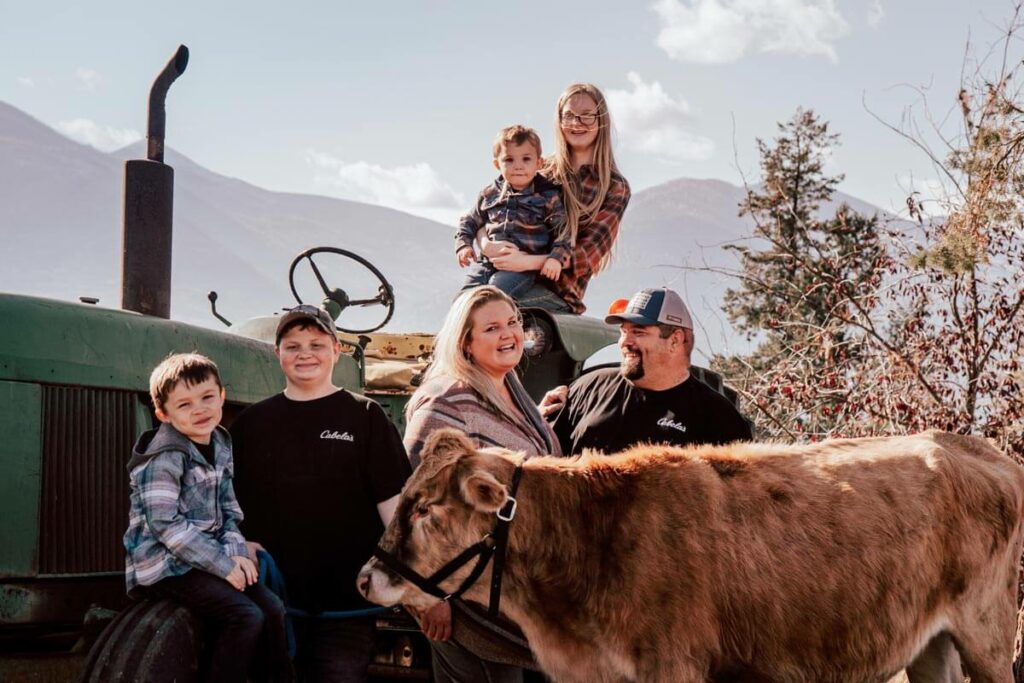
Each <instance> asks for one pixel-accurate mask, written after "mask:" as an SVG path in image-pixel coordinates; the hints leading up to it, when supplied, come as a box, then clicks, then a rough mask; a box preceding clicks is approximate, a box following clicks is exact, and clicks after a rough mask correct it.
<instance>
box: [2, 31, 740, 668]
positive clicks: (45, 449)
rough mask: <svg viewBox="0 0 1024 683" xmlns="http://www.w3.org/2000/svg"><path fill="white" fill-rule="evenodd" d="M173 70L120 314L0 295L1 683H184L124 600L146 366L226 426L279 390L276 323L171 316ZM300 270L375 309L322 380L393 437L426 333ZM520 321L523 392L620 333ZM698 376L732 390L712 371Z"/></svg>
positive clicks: (179, 653)
mask: <svg viewBox="0 0 1024 683" xmlns="http://www.w3.org/2000/svg"><path fill="white" fill-rule="evenodd" d="M187 62H188V51H187V49H186V48H185V47H184V46H182V47H181V48H179V50H178V52H177V53H176V54H175V56H174V57H173V58H172V59H171V61H170V62H169V63H168V64H167V66H166V67H165V69H164V70H163V71H162V72H161V74H160V75H159V76H158V77H157V79H156V81H155V82H154V84H153V88H152V90H151V93H150V111H149V126H148V158H147V159H145V160H132V161H128V162H127V163H126V171H125V195H124V196H125V200H124V232H123V245H124V254H123V271H122V283H123V285H122V308H121V309H109V308H102V307H99V306H97V305H95V301H89V300H83V301H80V302H67V301H56V300H50V299H42V298H36V297H30V296H21V295H17V294H8V293H0V319H2V320H3V321H4V323H3V325H2V326H0V471H2V472H3V476H2V477H0V520H2V523H0V680H3V681H8V682H10V683H15V682H18V681H40V682H41V681H53V682H57V681H61V682H64V681H72V680H76V679H77V680H83V681H96V682H99V681H161V680H168V681H170V680H177V681H179V682H183V681H190V680H196V677H197V672H198V670H199V667H200V666H201V663H200V658H199V655H198V652H199V648H198V643H200V642H201V635H200V633H199V629H198V627H197V624H196V622H195V620H193V619H192V618H191V616H190V615H189V614H188V613H187V612H186V611H185V610H184V609H182V608H180V607H177V606H176V605H174V604H172V603H169V602H166V601H163V602H140V603H134V604H129V602H128V601H127V599H126V598H125V594H124V592H125V591H124V550H123V547H122V544H121V538H122V534H123V533H124V530H125V526H126V524H127V516H128V483H127V474H126V471H125V465H126V463H127V460H128V457H129V455H130V452H131V447H132V444H133V443H134V441H135V439H136V438H137V437H138V435H139V434H140V433H141V432H143V431H145V430H147V429H150V428H152V427H153V426H154V425H155V417H154V414H153V406H152V405H151V402H150V399H149V395H148V377H149V373H150V371H151V370H152V368H153V367H154V366H155V365H156V364H157V363H158V362H159V361H160V360H161V359H163V358H164V357H165V356H167V355H168V354H169V353H172V352H181V351H192V350H200V351H201V352H202V353H204V354H206V355H208V356H210V357H211V358H213V359H215V361H216V362H217V363H218V365H219V367H220V369H221V373H222V378H223V381H224V383H225V386H226V389H227V394H228V399H229V403H228V405H227V406H225V413H224V421H225V423H226V424H230V422H231V420H232V419H233V418H234V416H236V415H237V414H238V412H239V411H240V410H241V409H242V408H244V407H245V406H247V405H249V404H251V403H254V402H256V401H259V400H261V399H263V398H266V397H268V396H270V395H272V394H275V393H277V392H279V391H280V390H281V388H282V387H283V386H284V378H283V375H282V374H281V371H280V368H279V366H278V363H277V359H276V358H275V356H274V353H273V348H272V344H273V336H274V330H275V328H276V323H277V318H276V316H275V315H267V316H265V317H260V318H254V319H252V320H249V321H247V322H245V323H244V324H240V325H237V326H231V327H230V328H228V329H226V330H222V331H215V330H212V329H208V328H205V327H199V326H196V325H190V324H185V323H181V322H175V321H172V320H169V319H168V318H169V311H170V265H171V225H172V220H171V218H172V211H171V209H172V204H173V176H174V173H173V169H172V168H171V167H169V166H167V165H166V164H164V163H163V137H164V98H165V96H166V92H167V90H168V88H169V87H170V85H171V83H172V82H173V81H174V79H175V78H177V77H178V76H179V75H180V74H181V73H183V72H184V70H185V67H186V65H187ZM338 256H340V257H348V258H351V259H353V260H355V261H356V262H358V263H359V264H361V265H362V266H363V267H365V268H367V269H369V270H370V272H371V273H373V274H374V275H375V276H376V277H377V278H378V280H379V287H378V289H377V291H376V292H375V293H372V294H371V295H370V296H368V297H367V298H363V299H358V298H350V297H349V296H348V294H347V293H346V292H345V291H344V290H342V289H340V288H338V287H334V286H332V285H334V284H335V283H328V282H326V281H325V280H324V278H323V277H322V275H321V270H320V268H319V267H318V266H317V260H318V259H322V258H333V257H338ZM306 265H308V267H309V270H310V271H312V272H311V275H309V277H313V278H315V279H316V281H317V283H318V284H319V286H320V288H321V289H322V291H323V294H324V305H325V306H326V307H327V308H328V309H329V310H331V311H332V313H333V314H335V315H337V314H341V315H342V316H343V314H344V311H345V310H346V309H348V308H350V307H366V306H381V307H382V308H383V309H385V311H384V313H383V320H382V322H380V323H379V324H378V325H376V326H374V327H372V328H369V329H349V330H346V329H344V328H341V329H340V330H339V336H340V338H341V339H342V341H343V342H345V344H346V345H347V353H346V354H345V355H343V357H342V358H341V361H340V362H339V363H338V365H337V367H336V369H335V375H334V381H335V383H337V384H339V385H341V386H344V387H346V388H349V389H351V390H354V391H357V392H359V393H364V394H366V395H369V396H371V397H373V398H374V399H375V400H377V401H378V402H379V403H381V404H382V406H383V407H384V409H385V410H386V411H387V412H388V414H389V415H390V416H391V418H392V419H393V421H394V422H395V424H396V425H397V426H398V428H399V430H402V429H403V428H404V417H403V413H404V408H405V404H406V402H407V401H408V398H409V396H410V395H411V394H412V392H413V391H414V390H415V383H416V379H417V377H418V376H419V373H420V372H421V371H422V369H423V367H424V366H425V361H426V360H427V359H428V358H429V355H430V352H431V350H432V344H433V338H432V336H431V335H424V334H399V333H389V332H380V331H378V330H379V329H380V328H381V327H383V325H384V324H385V323H386V322H387V321H388V320H389V319H390V317H391V313H392V312H393V311H394V307H395V305H396V295H400V293H396V292H394V291H393V288H392V287H391V285H390V284H389V283H388V281H387V279H386V278H385V276H384V274H383V273H382V272H381V271H380V270H378V269H377V268H376V267H375V266H374V265H373V264H371V263H369V262H368V261H366V260H365V259H363V258H362V257H360V256H358V255H356V254H352V253H351V252H347V251H345V250H343V249H337V248H333V247H321V248H316V249H310V250H307V251H304V252H302V253H300V254H299V255H298V256H297V257H296V258H295V260H294V261H293V263H292V266H291V268H290V269H289V272H288V277H289V280H290V282H291V286H292V291H293V293H295V298H296V300H299V296H298V293H297V289H296V286H295V280H296V278H297V277H299V276H300V273H302V272H304V271H305V266H306ZM300 266H303V268H302V270H301V271H300ZM342 284H343V283H342ZM210 299H211V303H212V304H213V315H214V316H216V317H217V318H219V319H220V320H222V321H223V322H225V323H226V322H227V321H226V320H224V318H222V317H221V316H220V315H219V314H218V313H217V312H216V306H215V301H216V296H215V294H213V293H211V296H210ZM275 303H276V304H278V305H281V304H287V303H288V302H275ZM292 305H293V304H292ZM337 319H338V320H341V319H342V318H337ZM439 322H440V321H439ZM524 327H525V333H526V337H527V339H528V340H529V341H528V343H527V347H528V351H527V353H526V354H525V355H524V358H523V361H522V364H521V367H520V371H521V376H522V378H523V382H524V384H525V386H526V387H527V389H528V391H529V392H530V393H531V395H532V396H534V398H535V399H539V398H540V396H542V395H543V393H544V392H545V391H546V390H547V389H550V388H551V387H554V386H557V385H559V384H564V383H567V382H569V381H571V380H572V379H574V378H575V377H577V376H578V375H579V374H580V373H581V372H582V371H583V367H584V361H585V360H587V359H588V358H589V357H590V356H591V355H593V354H594V353H595V352H596V351H597V350H599V349H601V348H603V347H606V346H608V345H609V344H612V343H613V342H614V341H615V339H616V338H617V330H616V329H614V328H612V327H610V326H608V325H605V324H604V323H603V322H601V321H598V320H595V319H592V318H587V317H581V316H575V315H555V314H551V313H548V312H546V311H541V310H532V309H528V310H525V311H524ZM696 374H697V376H698V377H699V378H701V379H703V380H705V381H706V382H707V383H709V384H710V385H712V386H713V387H715V388H717V389H719V390H720V391H726V392H727V395H728V394H729V393H731V392H729V390H728V389H725V388H723V387H722V385H721V381H720V379H719V378H718V377H717V376H715V375H713V373H710V372H706V371H701V370H699V369H698V370H697V371H696ZM732 398H733V399H734V400H735V395H734V394H733V395H732ZM416 633H417V632H416V630H415V627H414V624H412V622H411V620H409V619H408V618H407V617H403V616H402V615H399V614H387V615H384V616H383V617H382V618H381V620H380V621H379V637H378V644H377V649H376V654H375V663H374V664H373V666H372V669H371V673H372V675H373V676H374V677H375V679H376V680H392V679H403V680H408V679H416V678H420V679H426V678H428V677H429V670H428V668H427V667H428V664H427V663H426V662H428V661H429V660H428V658H426V657H425V651H426V643H425V641H424V640H423V639H422V638H421V637H420V636H418V635H416ZM87 653H88V654H87Z"/></svg>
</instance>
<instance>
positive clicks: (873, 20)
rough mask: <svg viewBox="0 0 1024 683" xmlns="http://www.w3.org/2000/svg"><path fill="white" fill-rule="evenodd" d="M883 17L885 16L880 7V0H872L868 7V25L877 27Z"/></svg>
mask: <svg viewBox="0 0 1024 683" xmlns="http://www.w3.org/2000/svg"><path fill="white" fill-rule="evenodd" d="M883 17H885V10H884V9H882V0H872V1H871V6H870V7H868V26H870V27H871V28H878V25H879V24H881V23H882V18H883Z"/></svg>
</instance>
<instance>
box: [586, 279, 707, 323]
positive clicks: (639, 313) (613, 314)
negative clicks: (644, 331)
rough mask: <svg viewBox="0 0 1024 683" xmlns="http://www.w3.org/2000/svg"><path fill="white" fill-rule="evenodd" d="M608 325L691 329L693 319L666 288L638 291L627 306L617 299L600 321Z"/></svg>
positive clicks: (680, 301)
mask: <svg viewBox="0 0 1024 683" xmlns="http://www.w3.org/2000/svg"><path fill="white" fill-rule="evenodd" d="M604 321H605V322H606V323H609V324H611V325H621V324H622V323H633V324H634V325H673V326H675V327H686V328H688V329H691V330H692V329H693V319H692V318H690V311H689V310H687V308H686V304H684V303H683V300H682V298H681V297H680V296H679V295H678V294H676V293H675V292H674V291H672V290H671V289H668V288H667V287H658V288H656V289H642V290H640V291H639V292H637V293H636V294H634V295H633V298H632V299H630V300H629V301H628V302H627V301H626V300H625V299H619V300H618V301H616V302H614V303H613V304H612V305H611V306H610V307H609V309H608V317H606V318H605V319H604Z"/></svg>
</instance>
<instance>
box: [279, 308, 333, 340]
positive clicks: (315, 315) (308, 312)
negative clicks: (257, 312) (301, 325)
mask: <svg viewBox="0 0 1024 683" xmlns="http://www.w3.org/2000/svg"><path fill="white" fill-rule="evenodd" d="M296 320H307V321H309V322H311V323H313V324H314V325H316V326H317V327H319V328H320V329H321V330H323V331H324V332H326V333H327V334H329V335H331V336H332V337H336V336H337V333H336V332H335V329H334V319H333V318H331V314H330V313H328V312H327V311H325V310H324V309H322V308H320V307H319V306H312V305H310V304H300V305H298V306H296V307H295V308H291V309H289V310H288V312H287V313H285V314H284V315H282V316H281V319H280V320H279V321H278V322H277V333H276V334H275V335H274V344H280V343H281V334H282V333H283V332H284V329H285V328H286V327H288V325H290V324H291V323H293V322H295V321H296Z"/></svg>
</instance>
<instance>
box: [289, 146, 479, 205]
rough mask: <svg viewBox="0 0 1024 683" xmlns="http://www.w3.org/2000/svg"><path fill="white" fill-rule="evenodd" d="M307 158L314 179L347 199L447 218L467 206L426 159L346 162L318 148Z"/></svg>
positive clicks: (311, 151)
mask: <svg viewBox="0 0 1024 683" xmlns="http://www.w3.org/2000/svg"><path fill="white" fill-rule="evenodd" d="M306 161H307V162H308V163H309V164H311V165H312V166H313V167H314V168H315V169H316V170H317V174H316V176H315V177H314V182H315V183H316V184H317V185H319V186H321V187H325V188H329V189H330V190H331V192H332V194H334V195H336V196H339V197H342V198H344V199H352V200H355V201H360V202H368V203H371V204H381V205H383V206H389V207H391V208H394V209H399V210H402V211H407V212H409V213H413V214H417V215H420V216H427V217H429V218H434V219H439V218H441V219H444V220H451V219H452V217H453V216H454V215H457V214H456V213H455V210H456V209H465V208H466V207H465V198H464V197H463V195H462V194H461V193H459V192H456V191H455V190H453V189H452V188H451V186H450V185H448V183H446V182H445V181H444V180H443V179H442V178H441V176H440V175H439V174H438V173H437V171H435V170H434V169H433V168H432V167H431V166H430V164H428V163H425V162H420V163H417V164H410V165H408V166H396V167H394V168H384V167H383V166H379V165H377V164H371V163H368V162H366V161H355V162H346V161H343V160H341V159H338V158H336V157H333V156H331V155H329V154H325V153H323V152H317V151H315V150H309V151H307V152H306Z"/></svg>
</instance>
